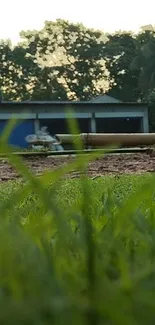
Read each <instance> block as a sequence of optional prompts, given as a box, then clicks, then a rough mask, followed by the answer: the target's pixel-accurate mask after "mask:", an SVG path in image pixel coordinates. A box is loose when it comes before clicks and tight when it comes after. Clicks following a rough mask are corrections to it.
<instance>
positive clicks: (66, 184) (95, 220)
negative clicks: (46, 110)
mask: <svg viewBox="0 0 155 325" xmlns="http://www.w3.org/2000/svg"><path fill="white" fill-rule="evenodd" d="M13 159H16V158H13ZM15 163H17V165H18V161H14V164H15ZM18 168H20V169H21V170H22V172H23V174H24V175H25V178H27V179H28V181H29V182H28V183H25V184H22V183H20V184H19V183H13V182H9V183H5V184H1V185H0V212H1V223H0V324H11V325H14V324H16V325H18V324H29V325H31V324H36V325H41V324H43V325H44V324H45V325H46V324H56V325H58V324H69V323H70V324H78V325H79V324H80V325H81V324H84V325H86V324H91V325H100V324H104V325H111V324H117V325H122V324H123V325H124V324H131V325H133V324H135V325H136V324H137V325H138V324H141V325H143V324H147V325H153V324H154V322H155V209H154V207H155V201H154V184H155V177H154V176H153V175H143V176H121V177H103V178H97V179H94V180H90V179H86V178H84V177H82V178H81V179H78V180H62V178H61V177H60V176H61V172H52V174H50V173H47V174H46V175H44V177H43V178H42V179H41V180H38V179H36V178H35V177H34V176H32V175H31V174H29V173H28V171H27V170H26V169H24V167H21V166H20V167H19V166H18Z"/></svg>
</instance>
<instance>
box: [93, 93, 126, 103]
mask: <svg viewBox="0 0 155 325" xmlns="http://www.w3.org/2000/svg"><path fill="white" fill-rule="evenodd" d="M89 102H91V103H103V104H104V103H105V104H107V103H108V104H113V103H122V101H120V100H118V99H116V98H114V97H111V96H108V95H101V96H97V97H96V98H93V99H91V100H90V101H89Z"/></svg>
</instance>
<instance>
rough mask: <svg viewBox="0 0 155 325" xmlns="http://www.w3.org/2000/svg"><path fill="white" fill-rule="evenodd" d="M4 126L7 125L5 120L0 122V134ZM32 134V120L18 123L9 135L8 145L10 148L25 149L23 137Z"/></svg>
mask: <svg viewBox="0 0 155 325" xmlns="http://www.w3.org/2000/svg"><path fill="white" fill-rule="evenodd" d="M6 125H7V120H0V134H2V133H3V131H4V129H5V127H6ZM32 133H34V121H33V120H25V121H22V122H20V123H19V122H18V124H17V125H16V126H15V128H14V129H13V130H12V132H11V134H10V137H9V139H8V143H9V144H10V145H12V146H17V147H21V148H26V147H27V146H28V144H27V142H26V141H25V137H26V136H27V135H28V134H32Z"/></svg>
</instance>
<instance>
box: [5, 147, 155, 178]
mask: <svg viewBox="0 0 155 325" xmlns="http://www.w3.org/2000/svg"><path fill="white" fill-rule="evenodd" d="M73 159H75V158H74V157H71V156H70V157H69V156H68V157H67V156H66V157H64V156H63V157H61V156H59V157H58V156H57V157H51V156H50V157H46V158H44V157H38V156H37V157H33V158H26V159H25V163H26V165H27V166H29V168H30V169H31V170H32V172H33V173H35V174H36V175H41V174H42V172H43V171H45V170H50V169H52V170H53V169H54V168H58V167H59V166H62V165H64V164H66V163H68V162H70V161H73ZM154 171H155V155H153V154H146V153H136V154H117V155H106V156H104V157H102V158H99V159H97V160H96V161H94V162H91V163H90V164H89V166H88V175H89V176H90V177H92V178H94V177H97V176H103V175H107V174H113V175H119V174H131V173H146V172H154ZM78 176H79V173H78V172H76V171H75V172H72V173H71V174H70V177H71V178H74V177H78ZM18 178H20V175H18V173H17V172H16V170H15V169H14V168H13V167H12V166H11V165H10V164H9V163H8V161H7V160H6V159H1V160H0V181H1V182H5V181H8V180H15V179H18Z"/></svg>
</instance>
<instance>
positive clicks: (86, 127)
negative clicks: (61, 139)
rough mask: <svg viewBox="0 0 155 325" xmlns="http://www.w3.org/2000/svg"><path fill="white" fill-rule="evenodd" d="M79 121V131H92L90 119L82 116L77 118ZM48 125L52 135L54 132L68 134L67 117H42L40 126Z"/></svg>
mask: <svg viewBox="0 0 155 325" xmlns="http://www.w3.org/2000/svg"><path fill="white" fill-rule="evenodd" d="M76 120H77V123H78V128H79V133H89V132H90V119H88V118H83V119H82V118H81V119H76ZM42 126H47V128H48V132H49V133H50V134H51V135H54V134H68V133H69V129H68V124H67V120H66V119H41V120H40V127H42Z"/></svg>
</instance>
